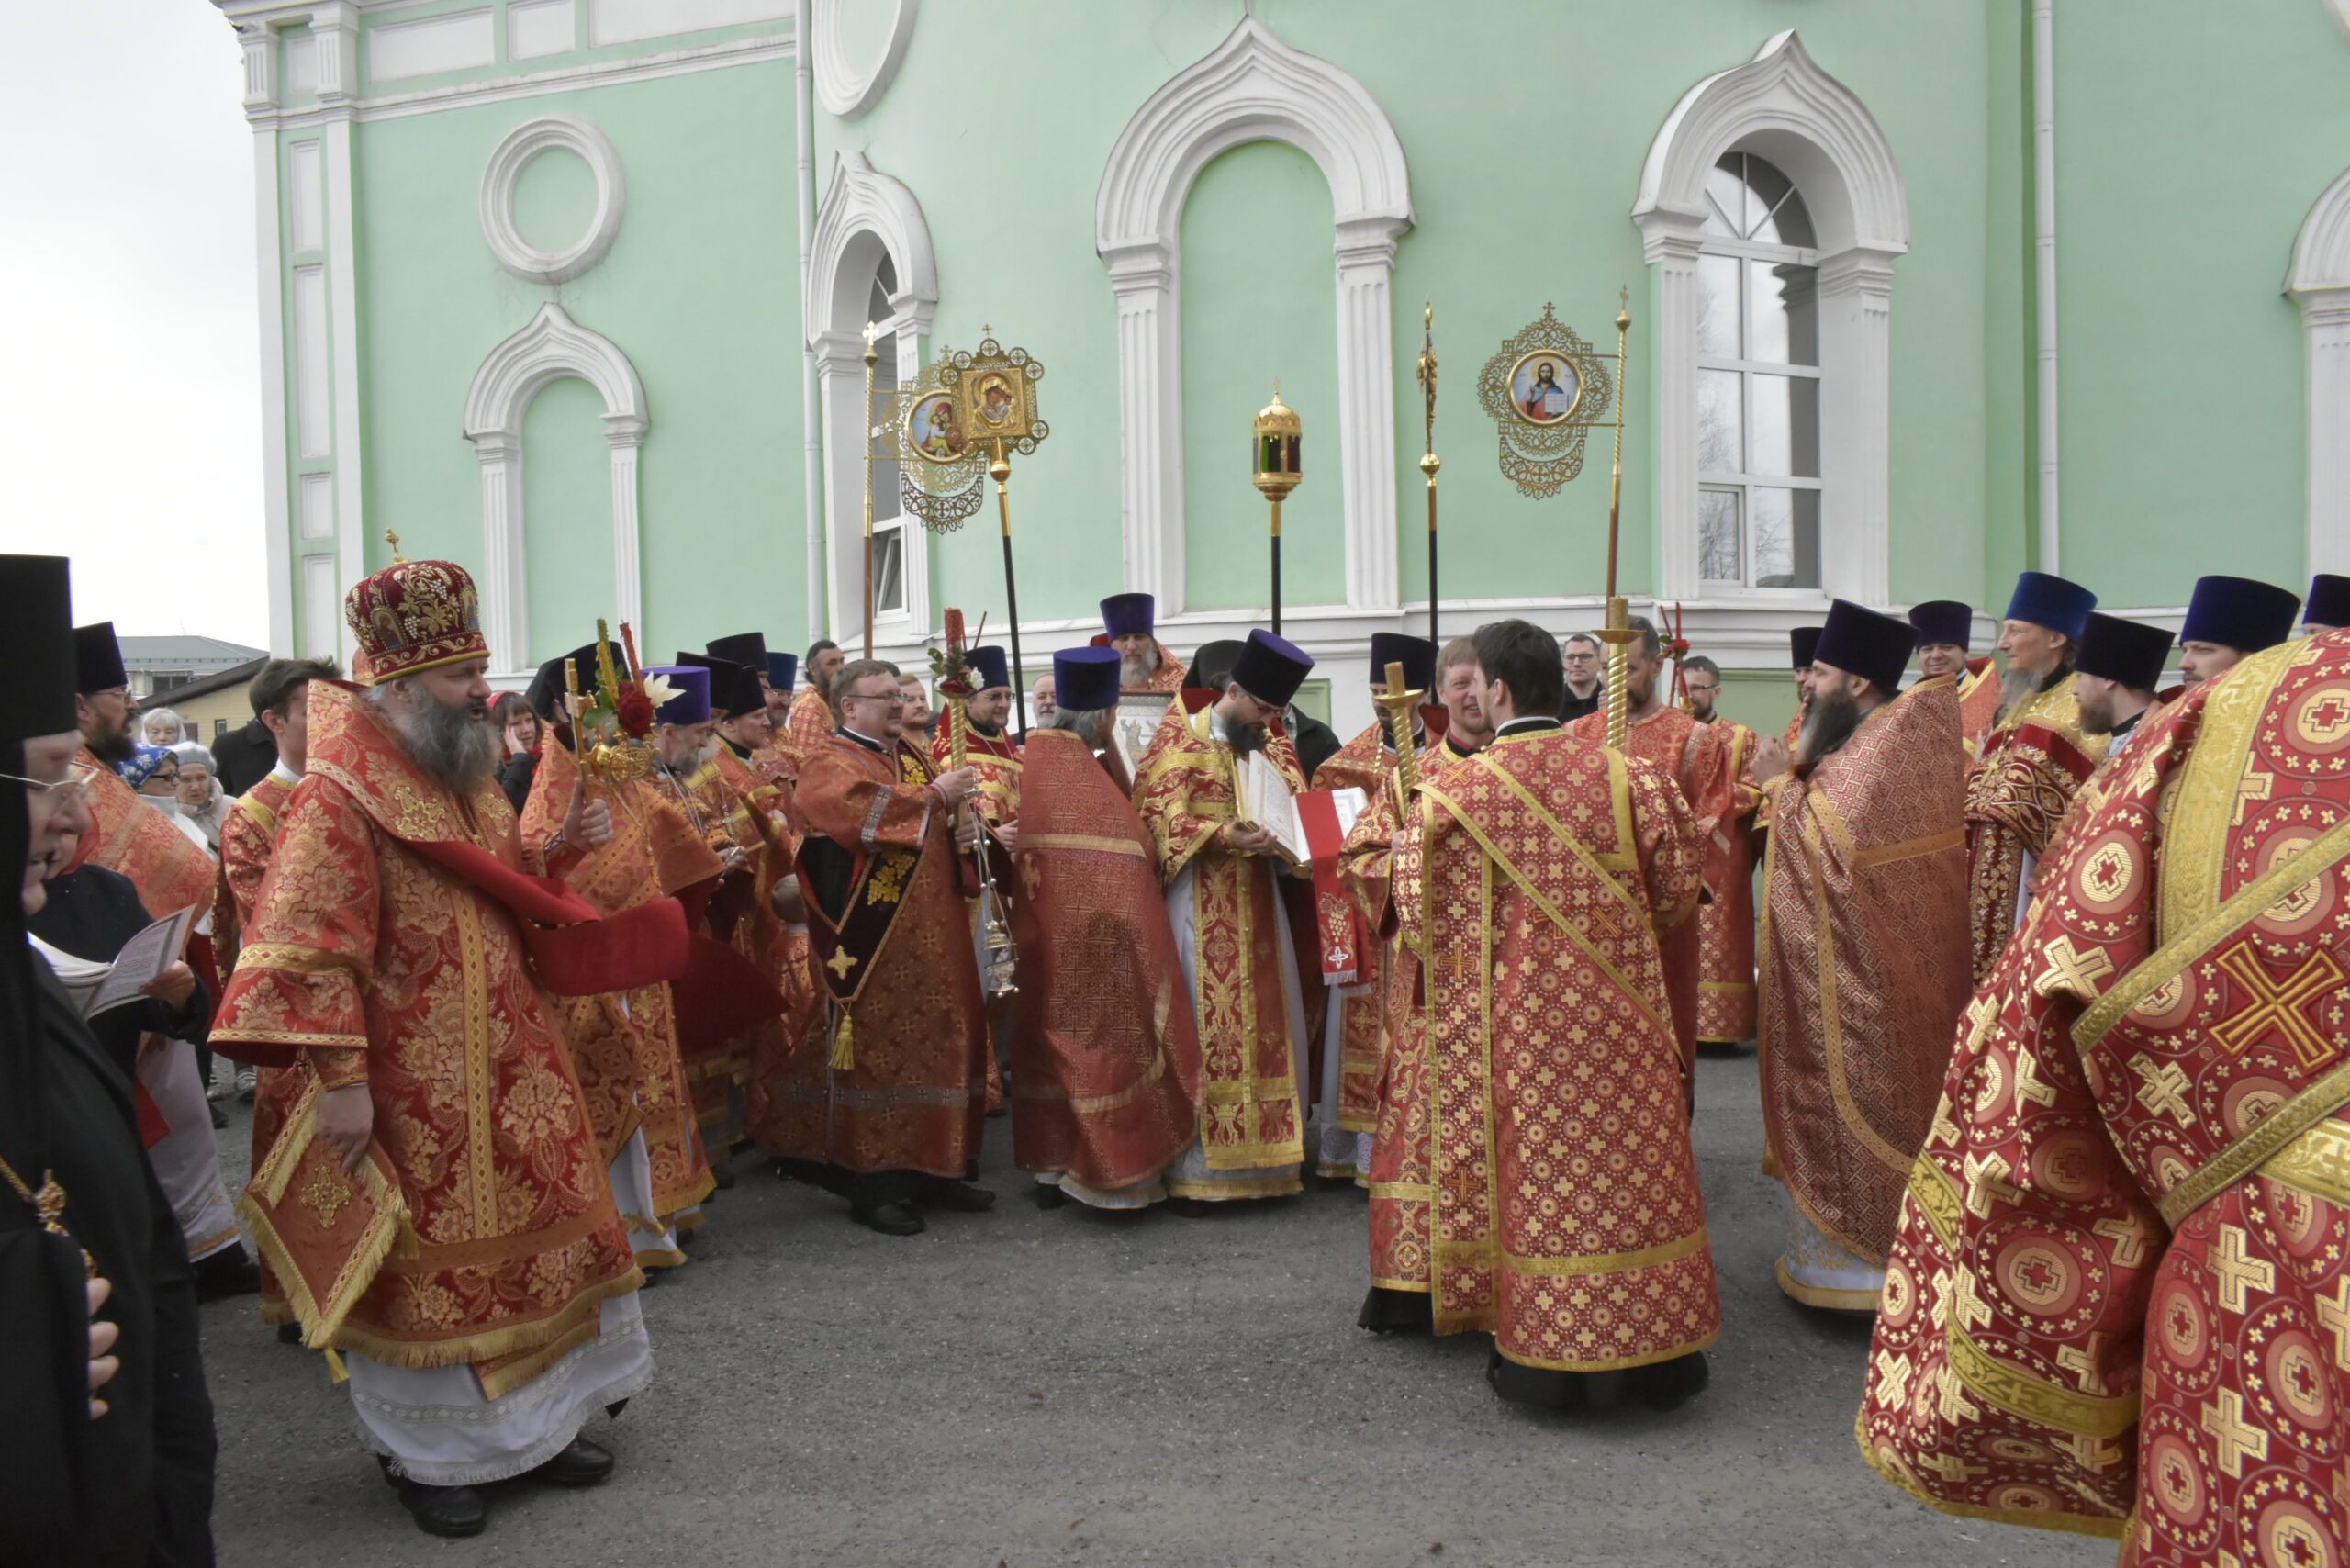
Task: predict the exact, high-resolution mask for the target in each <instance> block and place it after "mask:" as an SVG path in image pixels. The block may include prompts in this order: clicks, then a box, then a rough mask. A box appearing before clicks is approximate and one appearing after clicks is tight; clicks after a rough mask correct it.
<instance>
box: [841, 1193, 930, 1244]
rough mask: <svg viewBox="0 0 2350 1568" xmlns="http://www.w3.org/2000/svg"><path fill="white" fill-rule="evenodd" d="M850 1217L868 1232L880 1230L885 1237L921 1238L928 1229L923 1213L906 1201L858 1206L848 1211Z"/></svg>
mask: <svg viewBox="0 0 2350 1568" xmlns="http://www.w3.org/2000/svg"><path fill="white" fill-rule="evenodd" d="M848 1217H849V1218H851V1219H853V1220H855V1221H856V1223H857V1224H859V1225H861V1226H865V1228H866V1229H867V1230H878V1231H879V1232H880V1233H881V1234H882V1235H884V1236H920V1235H921V1234H922V1233H923V1231H924V1230H925V1229H927V1228H928V1226H925V1225H924V1224H923V1217H922V1211H921V1210H919V1209H917V1208H915V1207H914V1206H913V1204H910V1203H907V1202H906V1201H905V1200H904V1199H902V1198H901V1199H898V1200H897V1201H896V1202H894V1203H887V1204H872V1205H871V1206H869V1207H868V1206H866V1205H864V1204H857V1205H856V1206H853V1207H852V1208H850V1210H849V1211H848Z"/></svg>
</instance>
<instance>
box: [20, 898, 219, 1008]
mask: <svg viewBox="0 0 2350 1568" xmlns="http://www.w3.org/2000/svg"><path fill="white" fill-rule="evenodd" d="M195 924H196V906H195V905H194V904H190V905H188V906H187V908H185V909H184V910H181V911H180V912H179V913H176V914H167V915H165V916H163V918H162V919H161V920H159V921H157V922H155V924H152V925H151V926H149V927H147V929H146V930H144V931H141V932H140V934H139V935H136V936H133V937H132V938H131V939H130V940H129V941H128V942H126V943H124V944H123V945H122V951H121V952H119V953H117V954H116V955H115V959H114V962H112V963H110V964H99V963H93V962H91V961H90V960H89V959H87V958H75V957H73V954H71V953H67V952H64V951H62V950H61V949H59V948H56V947H52V946H50V945H49V944H48V943H46V942H44V941H42V940H41V939H40V938H39V937H38V936H34V937H32V938H30V940H31V942H32V945H33V950H34V951H35V952H37V953H39V955H40V956H41V957H42V958H45V959H47V960H48V961H49V967H50V969H54V970H56V971H57V978H58V980H60V981H62V983H63V984H64V987H65V994H66V995H68V996H70V997H72V998H73V1003H74V1005H75V1006H77V1007H79V1008H80V1009H81V1010H82V1016H83V1017H84V1018H95V1017H96V1016H97V1015H98V1014H101V1013H105V1012H108V1011H110V1010H111V1009H114V1008H117V1007H120V1006H122V1005H124V1004H125V1003H127V1002H137V1001H138V1000H139V999H140V997H141V996H142V995H144V994H145V992H143V991H141V990H140V987H141V986H144V985H145V984H147V982H148V981H150V980H153V979H154V978H155V977H156V976H158V975H160V974H162V972H163V971H164V970H165V969H170V968H171V967H172V966H173V964H176V963H178V962H179V960H180V952H181V949H183V948H185V946H187V934H188V931H189V929H190V928H191V927H193V926H194V925H195Z"/></svg>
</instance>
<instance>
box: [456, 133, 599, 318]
mask: <svg viewBox="0 0 2350 1568" xmlns="http://www.w3.org/2000/svg"><path fill="white" fill-rule="evenodd" d="M555 148H564V149H567V150H568V151H573V152H576V153H577V154H579V156H580V157H581V158H582V159H583V160H585V161H586V162H587V164H588V171H589V172H590V173H591V174H594V175H595V178H596V209H595V212H594V214H593V215H592V216H591V217H590V218H588V228H587V230H586V232H584V233H582V234H581V235H580V236H579V238H577V239H576V240H574V241H572V242H571V243H570V244H568V245H565V246H564V247H563V248H562V249H560V250H555V251H543V250H541V249H539V248H538V247H537V246H536V245H533V244H532V243H531V242H530V241H528V240H525V239H524V238H522V231H521V230H520V229H517V228H516V227H515V226H514V186H515V183H516V182H517V181H518V180H520V178H521V177H522V169H523V167H524V165H526V164H528V163H529V162H530V161H531V160H532V159H533V158H535V157H537V156H538V155H539V154H540V153H542V152H545V151H551V150H553V149H555ZM627 200H628V182H627V180H626V178H625V177H624V176H623V174H621V155H620V151H619V150H618V149H616V148H615V147H613V145H612V144H611V141H610V140H609V139H608V138H607V137H606V136H605V135H604V133H603V132H602V131H600V130H599V129H596V128H595V127H594V126H592V125H590V124H588V122H587V121H586V120H584V119H581V118H578V117H577V116H576V115H564V114H552V115H541V116H539V117H538V118H535V119H530V120H525V121H524V122H523V123H522V124H520V125H518V126H516V127H515V128H514V129H512V130H510V131H509V132H507V133H506V137H505V139H504V140H501V141H499V142H498V146H497V148H496V150H495V151H492V152H491V153H490V155H489V164H488V166H487V168H485V169H483V171H482V175H481V232H482V238H483V239H484V240H486V241H488V242H489V251H490V254H492V255H494V256H496V257H497V258H498V265H500V266H502V267H504V268H505V269H506V270H507V271H508V272H509V273H512V274H514V275H515V276H516V277H519V278H521V279H524V280H525V281H527V282H530V283H566V282H569V281H570V280H571V279H573V278H575V277H577V276H578V275H579V274H581V273H584V272H586V271H587V270H588V268H590V267H592V266H594V265H595V264H596V263H598V262H600V261H602V260H603V259H604V253H605V252H607V251H610V249H611V248H612V241H613V239H614V238H615V237H617V236H618V235H619V233H620V231H621V207H623V206H625V205H626V203H627Z"/></svg>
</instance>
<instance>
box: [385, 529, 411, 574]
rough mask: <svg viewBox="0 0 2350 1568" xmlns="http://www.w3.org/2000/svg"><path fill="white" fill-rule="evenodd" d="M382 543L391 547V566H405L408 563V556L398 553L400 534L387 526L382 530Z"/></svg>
mask: <svg viewBox="0 0 2350 1568" xmlns="http://www.w3.org/2000/svg"><path fill="white" fill-rule="evenodd" d="M384 543H386V544H388V545H390V546H391V547H392V565H393V566H407V565H408V557H407V556H405V555H403V554H400V536H399V535H398V534H397V533H394V532H392V531H391V530H390V529H388V528H387V529H386V530H384Z"/></svg>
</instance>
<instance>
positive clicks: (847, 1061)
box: [828, 1007, 856, 1072]
mask: <svg viewBox="0 0 2350 1568" xmlns="http://www.w3.org/2000/svg"><path fill="white" fill-rule="evenodd" d="M828 1065H829V1066H830V1067H831V1068H832V1070H834V1072H853V1071H855V1070H856V1042H855V1041H854V1040H853V1039H852V1038H851V1037H850V1034H849V1025H848V1009H847V1008H845V1007H844V1008H842V1009H841V1026H840V1028H839V1029H838V1030H836V1031H835V1032H834V1035H833V1057H832V1060H831V1062H830V1063H829V1064H828Z"/></svg>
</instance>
